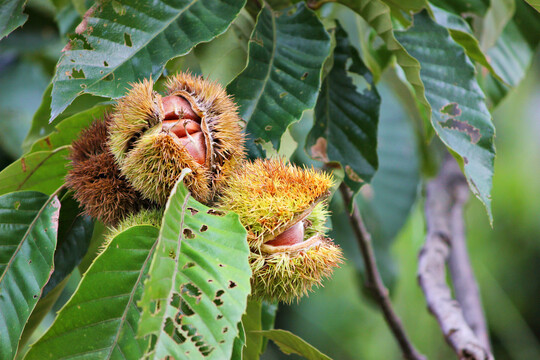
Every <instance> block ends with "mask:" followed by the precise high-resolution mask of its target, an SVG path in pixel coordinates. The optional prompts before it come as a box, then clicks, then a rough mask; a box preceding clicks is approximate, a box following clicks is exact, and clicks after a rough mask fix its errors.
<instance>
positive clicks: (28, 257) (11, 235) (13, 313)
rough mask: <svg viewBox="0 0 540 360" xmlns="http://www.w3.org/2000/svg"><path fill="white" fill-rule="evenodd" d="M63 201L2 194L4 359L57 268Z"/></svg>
mask: <svg viewBox="0 0 540 360" xmlns="http://www.w3.org/2000/svg"><path fill="white" fill-rule="evenodd" d="M59 212H60V202H59V201H58V198H57V197H56V195H54V196H50V197H49V196H47V195H44V194H42V193H39V192H34V191H24V192H16V193H11V194H7V195H4V196H1V197H0V244H1V245H0V334H2V336H0V359H6V360H9V359H13V358H14V357H15V354H16V352H17V347H18V342H19V339H20V337H21V334H22V331H23V329H24V326H25V324H26V321H27V320H28V318H29V317H30V314H31V313H32V311H33V310H34V307H35V306H36V303H37V302H38V300H39V297H40V295H41V291H42V288H43V286H44V285H45V283H46V282H47V280H48V279H49V276H50V274H51V271H52V269H53V255H54V249H55V247H56V234H57V229H58V216H59Z"/></svg>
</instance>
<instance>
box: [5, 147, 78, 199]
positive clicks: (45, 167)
mask: <svg viewBox="0 0 540 360" xmlns="http://www.w3.org/2000/svg"><path fill="white" fill-rule="evenodd" d="M69 147H70V145H64V146H60V147H58V148H56V149H54V150H50V151H38V152H34V153H30V154H28V155H23V156H22V157H21V158H20V159H18V160H17V161H15V162H13V163H12V164H11V165H9V166H8V167H6V168H5V169H4V170H2V171H1V172H0V195H2V194H7V193H9V192H12V191H19V190H36V191H40V192H42V193H45V194H52V193H53V192H54V190H56V189H57V188H58V187H59V186H61V185H62V184H63V183H64V177H65V176H66V174H67V167H66V166H67V164H68V160H67V158H66V157H67V156H68V154H69Z"/></svg>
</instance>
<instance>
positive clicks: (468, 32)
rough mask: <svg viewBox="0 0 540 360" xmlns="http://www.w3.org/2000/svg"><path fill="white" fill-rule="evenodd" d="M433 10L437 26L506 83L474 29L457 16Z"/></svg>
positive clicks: (441, 10)
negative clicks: (487, 55)
mask: <svg viewBox="0 0 540 360" xmlns="http://www.w3.org/2000/svg"><path fill="white" fill-rule="evenodd" d="M431 10H432V12H433V15H434V17H435V21H436V22H437V24H439V25H442V26H444V27H446V28H447V29H448V32H449V33H450V36H452V39H454V41H455V42H457V43H458V44H459V45H461V46H463V48H464V49H465V52H466V53H467V56H468V57H470V58H471V59H472V60H474V61H476V62H477V63H479V64H480V65H482V66H484V67H485V68H486V69H488V70H489V72H490V73H491V74H492V75H493V76H494V77H495V78H496V79H497V80H499V81H503V82H504V80H503V79H502V78H501V77H500V76H499V75H498V74H497V72H496V71H495V69H493V67H492V66H491V64H490V63H489V61H488V59H487V58H486V55H485V54H484V52H483V51H482V49H481V48H480V44H479V43H478V40H477V39H476V38H475V37H474V34H473V31H472V29H471V28H470V27H469V24H467V22H466V21H465V20H463V19H462V18H461V17H459V16H457V15H455V14H452V13H450V12H448V11H446V10H443V9H441V8H438V7H436V6H433V5H432V6H431Z"/></svg>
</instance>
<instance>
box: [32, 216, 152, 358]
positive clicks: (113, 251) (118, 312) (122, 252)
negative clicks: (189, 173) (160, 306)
mask: <svg viewBox="0 0 540 360" xmlns="http://www.w3.org/2000/svg"><path fill="white" fill-rule="evenodd" d="M157 236H158V229H156V228H155V227H153V226H149V225H140V226H133V227H130V228H128V229H127V230H125V231H123V232H121V233H120V234H118V235H117V236H115V237H114V239H113V240H112V241H111V243H110V244H109V245H108V246H107V248H106V249H105V251H104V252H103V253H102V254H101V255H100V256H99V257H97V258H96V260H95V261H94V262H93V263H92V265H91V266H90V268H89V269H88V271H87V272H86V273H85V275H84V277H83V278H82V280H81V282H80V284H79V287H78V288H77V290H76V291H75V293H74V294H73V296H72V297H71V299H70V300H69V302H68V303H67V304H66V305H65V306H64V307H63V308H62V309H61V310H60V312H59V313H58V317H57V318H56V320H55V321H54V323H53V325H52V326H51V328H50V329H49V330H48V331H47V332H46V333H45V334H44V335H43V336H42V337H41V338H40V339H39V340H38V341H37V342H36V343H35V344H34V345H32V347H31V348H30V350H29V351H28V353H27V354H26V357H25V359H27V360H32V359H39V360H42V359H45V358H49V359H60V358H62V359H80V358H82V357H84V358H87V359H126V358H127V359H140V358H141V357H142V356H143V355H144V351H145V349H146V346H147V345H148V343H147V341H145V340H141V339H137V338H136V337H135V334H136V331H137V323H138V320H139V316H140V313H139V311H140V310H139V309H138V308H137V305H136V302H137V301H138V299H139V298H140V296H141V293H142V286H143V280H144V276H145V274H146V272H147V270H148V267H149V264H150V260H151V258H152V254H153V252H154V249H155V245H156V244H157V242H156V238H157ZM67 344H69V346H67Z"/></svg>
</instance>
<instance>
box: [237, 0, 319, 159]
mask: <svg viewBox="0 0 540 360" xmlns="http://www.w3.org/2000/svg"><path fill="white" fill-rule="evenodd" d="M329 51H330V36H329V35H328V33H327V32H326V30H325V29H324V26H323V24H322V23H321V22H320V21H319V19H318V18H317V15H315V13H313V11H311V10H310V9H308V8H307V7H306V5H305V4H304V3H300V4H298V5H297V6H295V7H291V8H288V9H285V10H283V11H273V10H272V9H270V8H269V7H267V6H264V7H263V8H262V10H261V12H260V13H259V16H258V18H257V23H256V25H255V29H254V30H253V34H252V35H251V39H250V43H249V59H248V65H247V67H246V68H245V69H244V71H243V72H242V73H241V74H240V75H239V76H238V77H237V78H236V79H235V80H234V81H233V82H232V83H231V84H229V86H228V87H227V91H228V92H229V93H230V94H232V95H233V96H234V99H235V100H236V102H237V103H238V105H239V107H240V116H242V118H243V119H244V120H245V121H247V123H248V125H247V133H248V137H250V140H251V141H255V143H256V144H262V143H264V142H271V143H272V144H273V147H274V148H275V149H276V150H277V149H279V145H280V140H281V136H282V135H283V133H284V132H285V130H287V127H288V126H289V125H290V124H292V123H293V122H295V121H298V120H299V119H300V117H301V116H302V113H303V112H304V111H305V110H307V109H311V108H312V107H313V106H314V105H315V102H316V100H317V93H318V91H319V87H320V77H321V71H322V66H323V63H324V61H325V59H326V57H327V56H328V53H329ZM249 147H250V151H251V152H252V155H255V154H258V155H259V156H260V155H261V154H262V152H261V149H260V148H259V149H256V148H255V147H254V146H253V143H252V142H250V146H249Z"/></svg>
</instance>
